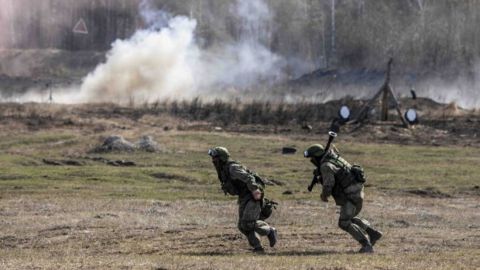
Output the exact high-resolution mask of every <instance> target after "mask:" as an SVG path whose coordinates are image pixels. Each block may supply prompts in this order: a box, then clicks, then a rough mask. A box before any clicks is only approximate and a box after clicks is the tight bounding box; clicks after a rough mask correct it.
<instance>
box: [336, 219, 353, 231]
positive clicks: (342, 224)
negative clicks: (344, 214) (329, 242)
mask: <svg viewBox="0 0 480 270" xmlns="http://www.w3.org/2000/svg"><path fill="white" fill-rule="evenodd" d="M351 224H352V221H350V220H349V219H340V220H339V221H338V227H340V229H342V230H344V231H346V230H347V229H348V227H350V225H351Z"/></svg>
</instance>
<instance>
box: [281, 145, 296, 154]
mask: <svg viewBox="0 0 480 270" xmlns="http://www.w3.org/2000/svg"><path fill="white" fill-rule="evenodd" d="M296 152H297V149H295V148H294V147H283V148H282V154H284V155H291V154H295V153H296Z"/></svg>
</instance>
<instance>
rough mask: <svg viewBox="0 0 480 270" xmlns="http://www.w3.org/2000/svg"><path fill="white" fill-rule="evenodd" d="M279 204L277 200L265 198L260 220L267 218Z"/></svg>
mask: <svg viewBox="0 0 480 270" xmlns="http://www.w3.org/2000/svg"><path fill="white" fill-rule="evenodd" d="M277 205H278V203H277V202H274V201H271V200H269V199H263V202H262V211H261V212H260V220H265V219H267V218H269V217H270V216H271V215H272V213H273V209H277Z"/></svg>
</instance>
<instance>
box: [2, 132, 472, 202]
mask: <svg viewBox="0 0 480 270" xmlns="http://www.w3.org/2000/svg"><path fill="white" fill-rule="evenodd" d="M155 139H156V140H157V141H158V142H160V143H161V144H162V145H163V147H164V148H165V151H163V152H161V153H143V152H137V153H133V154H105V155H101V156H102V157H104V158H107V159H111V160H117V159H123V160H131V161H134V162H136V163H137V166H135V167H113V166H109V165H106V164H103V163H101V162H96V161H92V160H87V159H85V160H82V159H79V158H77V159H78V160H82V161H83V162H85V166H51V165H46V164H44V163H43V162H42V159H43V158H50V159H69V157H68V156H70V155H71V153H72V152H73V153H74V154H75V155H77V156H79V157H81V156H87V155H88V154H87V153H86V152H87V150H88V148H87V147H86V145H91V144H92V142H97V141H98V138H97V137H94V136H90V137H89V136H80V135H78V134H77V133H74V132H70V133H69V132H64V133H60V134H56V133H48V132H41V133H36V134H35V133H34V134H31V135H21V136H3V137H2V143H0V148H1V149H2V152H1V154H0V195H2V196H9V195H12V196H13V195H16V194H39V195H42V194H49V193H51V192H55V194H62V193H63V194H68V195H79V196H82V197H87V198H88V197H126V196H127V197H135V198H144V199H161V200H175V199H187V198H188V199H208V198H213V199H224V196H223V194H222V193H221V192H220V190H219V187H218V180H217V176H216V173H215V171H214V168H213V166H212V164H211V162H210V159H209V157H208V156H207V154H206V152H207V149H208V148H209V147H212V146H216V145H222V146H226V147H227V148H228V149H229V150H230V152H231V154H232V156H233V158H234V159H236V160H239V161H241V162H242V163H243V164H244V165H246V166H247V167H248V168H250V169H252V170H254V171H256V172H258V173H259V174H260V175H263V176H266V177H267V178H269V179H272V178H273V179H275V180H278V181H280V182H282V183H283V184H284V185H283V186H271V187H268V195H269V197H274V198H276V199H281V200H288V199H303V198H312V196H315V197H316V195H315V194H316V193H315V194H310V193H307V192H305V190H306V186H307V185H308V183H309V181H310V179H311V175H312V174H311V172H312V170H313V166H312V165H311V164H310V162H309V161H308V160H307V159H304V158H303V157H302V155H301V153H302V152H303V150H304V149H305V148H306V147H307V146H308V145H310V144H312V143H315V142H316V141H313V140H312V141H310V140H303V139H302V140H298V139H297V140H296V139H293V138H286V137H276V136H250V135H238V134H218V133H198V132H197V133H194V132H184V133H182V132H180V133H165V134H162V135H160V136H157V137H155ZM65 141H67V142H68V143H64V142H65ZM286 145H288V146H295V147H297V149H298V150H299V151H298V152H297V153H296V154H295V155H282V154H281V148H282V147H283V146H286ZM337 147H338V148H339V149H340V151H341V152H342V153H343V156H344V157H345V158H346V159H347V160H349V161H350V162H352V163H360V164H362V165H363V166H364V167H365V169H366V173H367V177H368V184H369V186H371V187H370V188H371V189H383V190H399V189H425V188H435V189H438V190H439V191H442V192H454V191H456V190H459V189H462V188H468V187H473V186H474V185H478V181H477V180H476V179H477V177H476V176H477V175H479V174H480V167H479V166H478V164H479V163H480V152H479V151H478V150H477V149H472V148H462V147H450V148H445V147H425V146H402V145H386V144H356V143H355V144H354V143H342V141H341V138H340V139H339V140H338V141H337ZM90 156H94V155H90ZM97 156H98V155H97ZM156 174H157V176H155V175H156ZM158 175H159V176H158ZM162 176H163V177H162ZM286 190H291V191H293V193H294V194H293V195H283V194H282V193H283V192H284V191H286Z"/></svg>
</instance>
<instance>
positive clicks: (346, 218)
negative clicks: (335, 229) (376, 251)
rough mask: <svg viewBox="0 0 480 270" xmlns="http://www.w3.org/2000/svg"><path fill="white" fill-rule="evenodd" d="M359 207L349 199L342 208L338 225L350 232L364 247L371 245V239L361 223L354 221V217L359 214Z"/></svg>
mask: <svg viewBox="0 0 480 270" xmlns="http://www.w3.org/2000/svg"><path fill="white" fill-rule="evenodd" d="M358 212H359V211H358V210H357V207H356V206H355V204H353V202H351V201H347V202H346V203H345V204H344V205H343V206H342V208H341V209H340V219H339V221H338V226H339V227H340V228H341V229H342V230H344V231H346V232H348V233H349V234H350V235H351V236H352V237H353V238H354V239H355V240H357V241H358V242H359V243H360V244H362V247H365V246H370V240H369V238H368V235H367V232H366V231H365V230H364V229H362V228H361V227H360V226H359V225H357V224H355V223H353V222H352V219H353V218H354V217H355V215H356V214H358Z"/></svg>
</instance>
